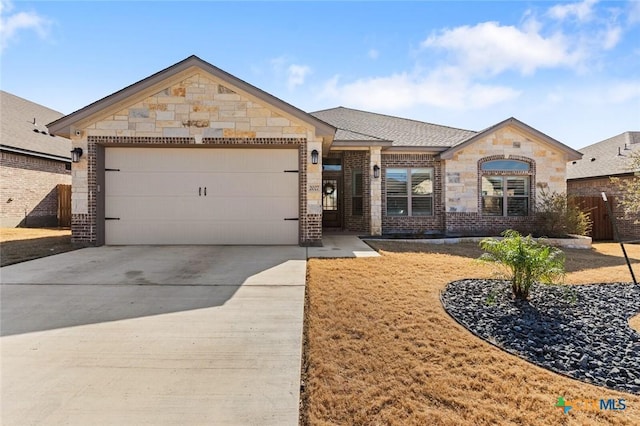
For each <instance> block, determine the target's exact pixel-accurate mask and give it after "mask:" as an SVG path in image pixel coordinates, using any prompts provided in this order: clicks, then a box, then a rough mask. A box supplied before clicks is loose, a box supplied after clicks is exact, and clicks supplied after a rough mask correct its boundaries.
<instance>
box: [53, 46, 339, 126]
mask: <svg viewBox="0 0 640 426" xmlns="http://www.w3.org/2000/svg"><path fill="white" fill-rule="evenodd" d="M191 67H199V68H201V69H203V70H204V71H206V72H208V73H210V74H212V75H214V76H216V77H218V78H220V79H221V80H223V81H225V82H227V83H229V84H230V85H232V86H235V87H237V88H238V89H240V90H242V91H244V92H247V93H249V94H250V95H252V96H255V97H257V98H259V99H262V100H264V101H265V102H267V103H269V104H271V105H274V106H275V107H277V108H279V109H281V110H283V111H285V112H286V113H288V114H291V115H292V116H294V117H296V118H298V119H300V120H302V121H304V122H306V123H308V124H310V125H312V126H313V127H314V128H315V132H316V135H317V136H320V137H331V136H333V135H334V134H335V132H336V128H335V127H333V126H331V125H330V124H328V123H325V122H324V121H322V120H320V119H319V118H316V117H314V116H313V115H311V114H309V113H307V112H304V111H302V110H301V109H298V108H296V107H294V106H293V105H291V104H289V103H287V102H285V101H283V100H281V99H278V98H276V97H275V96H273V95H270V94H269V93H267V92H265V91H263V90H261V89H258V88H257V87H255V86H253V85H251V84H249V83H247V82H246V81H244V80H241V79H239V78H237V77H235V76H233V75H231V74H229V73H228V72H226V71H224V70H222V69H220V68H218V67H216V66H214V65H212V64H210V63H208V62H206V61H204V60H202V59H200V58H198V57H197V56H195V55H192V56H189V57H188V58H186V59H184V60H182V61H180V62H178V63H176V64H174V65H171V66H170V67H168V68H165V69H163V70H161V71H158V72H157V73H155V74H153V75H151V76H149V77H147V78H144V79H142V80H140V81H138V82H137V83H133V84H132V85H129V86H127V87H125V88H124V89H121V90H119V91H117V92H115V93H113V94H111V95H109V96H106V97H104V98H102V99H100V100H98V101H96V102H93V103H92V104H89V105H87V106H86V107H84V108H82V109H79V110H78V111H75V112H72V113H71V114H69V115H66V116H64V117H61V118H59V119H58V120H55V121H53V122H51V123H49V124H47V128H48V129H49V132H50V133H53V134H55V135H60V136H65V137H67V138H70V137H71V128H72V127H73V126H74V125H75V124H76V123H79V122H81V121H83V120H86V119H88V118H90V117H91V116H93V115H95V114H97V113H99V112H100V111H102V110H104V109H105V108H108V107H110V106H112V105H115V104H117V103H119V102H122V101H124V100H126V99H128V98H130V97H131V96H134V95H135V94H136V93H139V92H141V91H144V90H146V89H149V88H151V87H153V86H154V85H156V84H158V83H160V82H162V81H163V80H165V79H168V78H170V77H172V76H173V75H175V74H178V73H180V72H182V71H186V70H188V69H189V68H191Z"/></svg>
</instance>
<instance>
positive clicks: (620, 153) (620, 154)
mask: <svg viewBox="0 0 640 426" xmlns="http://www.w3.org/2000/svg"><path fill="white" fill-rule="evenodd" d="M618 157H622V152H620V147H618Z"/></svg>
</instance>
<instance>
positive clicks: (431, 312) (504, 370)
mask: <svg viewBox="0 0 640 426" xmlns="http://www.w3.org/2000/svg"><path fill="white" fill-rule="evenodd" d="M375 246H376V248H377V249H379V250H381V253H382V254H383V256H382V257H379V258H360V259H330V260H328V259H312V260H310V261H309V266H308V272H307V273H308V277H307V278H308V280H307V306H306V322H305V357H304V358H305V361H304V363H305V371H304V372H303V373H304V374H303V380H304V384H305V387H304V391H303V393H302V403H303V407H302V412H301V423H302V424H308V425H334V424H337V425H365V424H366V425H493V424H501V425H503V424H504V425H525V424H540V425H552V424H553V425H555V424H561V425H562V424H567V425H568V424H620V425H624V424H626V425H638V424H640V396H637V395H631V394H626V393H623V392H618V391H612V390H609V389H606V388H600V387H596V386H592V385H589V384H586V383H583V382H580V381H577V380H573V379H570V378H567V377H564V376H560V375H558V374H555V373H552V372H550V371H547V370H545V369H543V368H540V367H537V366H535V365H533V364H530V363H528V362H527V361H524V360H522V359H520V358H518V357H516V356H513V355H510V354H507V353H506V352H503V351H501V350H500V349H497V348H495V347H494V346H491V345H490V344H488V343H486V342H484V341H483V340H481V339H479V338H477V337H475V336H474V335H472V334H471V333H470V332H469V331H467V330H466V329H465V328H463V327H461V326H460V325H458V324H457V323H456V322H455V321H454V320H453V319H451V318H450V317H449V316H448V315H447V314H446V312H445V311H444V309H443V308H442V305H441V303H440V300H439V293H440V291H441V290H443V289H444V288H445V286H446V285H447V283H449V282H451V281H453V280H457V279H462V278H476V277H477V278H480V277H491V276H493V275H492V270H491V269H490V267H489V266H486V265H480V264H478V263H475V262H474V261H473V259H475V258H477V257H478V256H479V255H480V253H481V252H480V250H479V249H478V248H477V246H476V245H472V244H461V245H443V246H434V245H422V244H416V243H407V244H402V243H394V242H381V243H375ZM626 247H627V250H628V252H629V254H630V255H631V256H632V257H633V259H634V260H633V262H634V263H633V264H634V268H635V271H636V275H640V266H639V265H640V246H638V245H635V246H626ZM566 253H567V270H568V272H569V273H568V275H567V279H566V282H567V283H594V282H616V281H625V282H628V281H631V278H630V275H629V272H628V270H627V269H626V264H625V262H624V259H623V258H622V257H621V251H620V248H619V246H618V245H617V244H595V245H594V249H592V250H588V251H585V250H566ZM559 396H563V397H564V398H565V399H567V400H572V399H573V400H576V399H597V400H600V399H601V398H605V399H609V398H616V399H617V398H624V399H625V400H626V405H627V409H626V410H624V411H617V412H614V411H602V412H600V411H599V412H589V411H586V410H579V409H573V410H572V411H571V412H570V413H569V414H567V415H565V414H563V413H562V411H561V409H559V408H556V407H554V405H555V403H556V400H557V398H558V397H559Z"/></svg>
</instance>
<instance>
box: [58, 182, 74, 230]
mask: <svg viewBox="0 0 640 426" xmlns="http://www.w3.org/2000/svg"><path fill="white" fill-rule="evenodd" d="M58 226H59V227H61V228H69V227H70V226H71V185H63V184H59V185H58Z"/></svg>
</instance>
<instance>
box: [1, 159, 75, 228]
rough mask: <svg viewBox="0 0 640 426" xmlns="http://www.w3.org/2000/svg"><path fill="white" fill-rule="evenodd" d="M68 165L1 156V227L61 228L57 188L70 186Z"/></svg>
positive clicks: (60, 162) (51, 161)
mask: <svg viewBox="0 0 640 426" xmlns="http://www.w3.org/2000/svg"><path fill="white" fill-rule="evenodd" d="M65 166H66V163H64V162H62V161H54V160H49V159H46V158H39V157H31V156H27V155H21V154H15V153H10V152H2V153H0V226H4V227H15V226H25V227H39V226H58V219H57V214H58V192H57V189H56V185H58V184H66V185H69V184H71V172H70V171H69V170H66V167H65Z"/></svg>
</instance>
